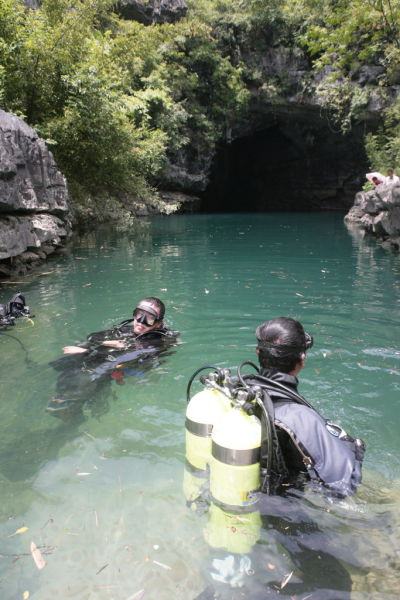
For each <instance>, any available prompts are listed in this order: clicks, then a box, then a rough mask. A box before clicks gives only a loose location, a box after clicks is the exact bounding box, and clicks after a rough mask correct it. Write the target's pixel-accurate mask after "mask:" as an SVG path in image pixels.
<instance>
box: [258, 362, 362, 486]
mask: <svg viewBox="0 0 400 600" xmlns="http://www.w3.org/2000/svg"><path fill="white" fill-rule="evenodd" d="M260 375H261V377H262V378H265V379H266V380H269V382H270V385H269V387H268V394H269V396H270V397H271V400H272V403H273V407H274V421H275V426H276V428H277V430H278V437H279V439H280V446H281V449H282V453H283V455H284V459H285V463H286V465H287V467H288V469H289V472H290V471H292V472H293V471H294V470H296V469H298V470H299V472H300V471H301V470H303V471H305V472H306V473H307V474H308V476H309V477H310V479H311V480H312V481H313V482H316V483H320V484H323V486H324V487H326V488H327V489H329V490H330V491H331V492H332V493H333V494H335V495H338V496H343V497H344V496H350V495H351V494H353V493H354V492H356V490H357V487H358V485H359V484H360V482H361V467H362V461H363V458H364V453H365V444H364V442H363V441H362V440H361V439H359V438H353V437H351V436H350V435H348V434H347V433H346V432H345V431H344V430H343V429H342V428H341V427H340V426H339V425H337V424H335V423H332V422H331V421H329V420H327V419H325V418H324V417H322V416H321V415H320V414H319V413H318V412H317V411H316V410H315V409H314V408H313V407H312V406H311V405H310V404H309V403H308V402H306V401H305V399H304V398H302V397H301V396H299V395H298V393H297V384H298V381H297V378H296V377H294V376H292V375H288V374H286V373H281V372H278V371H275V372H271V371H267V370H264V369H262V370H261V372H260ZM256 381H258V379H256ZM274 383H278V388H277V389H274V388H273V385H274ZM279 386H285V387H286V388H287V391H285V389H283V387H279ZM291 392H292V393H291ZM285 438H286V439H285ZM300 465H302V468H301V467H300Z"/></svg>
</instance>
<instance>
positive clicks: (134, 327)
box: [46, 297, 177, 420]
mask: <svg viewBox="0 0 400 600" xmlns="http://www.w3.org/2000/svg"><path fill="white" fill-rule="evenodd" d="M164 314H165V306H164V303H163V302H162V301H161V300H159V299H158V298H154V297H149V298H145V299H143V300H141V301H140V302H139V303H138V305H137V306H136V308H135V310H134V311H133V318H132V319H127V320H125V321H122V323H119V325H116V326H115V327H113V328H112V329H108V330H105V331H99V332H95V333H91V334H90V335H89V336H88V337H87V339H86V341H85V342H82V343H80V344H79V345H76V346H65V347H64V348H63V352H64V354H66V355H68V356H64V357H61V358H60V359H58V360H56V361H53V362H52V363H50V364H51V365H52V366H53V367H54V368H55V369H56V370H57V371H61V373H60V375H59V377H58V380H57V387H56V393H57V396H56V397H55V398H53V399H52V400H51V401H50V403H49V404H48V406H47V408H46V411H47V412H48V413H50V414H51V415H53V416H56V417H59V418H62V419H64V420H69V419H70V418H71V416H74V417H76V415H79V416H81V415H82V406H83V403H84V402H85V401H87V400H91V399H95V400H96V402H97V401H98V400H99V399H100V397H101V396H102V395H103V392H104V385H105V384H108V383H110V382H111V381H112V379H114V380H115V381H116V382H117V383H119V384H121V383H124V381H123V375H124V373H125V374H127V373H129V372H130V371H132V368H135V367H136V368H137V367H138V365H140V370H141V371H143V369H146V368H147V369H148V368H152V367H154V366H157V364H159V362H157V361H156V357H159V356H160V354H165V352H166V351H167V350H168V349H169V348H171V346H174V345H176V343H177V333H176V332H173V331H171V330H169V329H168V328H167V327H166V326H165V325H164V323H163V318H164Z"/></svg>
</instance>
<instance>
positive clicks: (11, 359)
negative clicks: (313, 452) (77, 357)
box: [0, 214, 400, 600]
mask: <svg viewBox="0 0 400 600" xmlns="http://www.w3.org/2000/svg"><path fill="white" fill-rule="evenodd" d="M20 281H21V283H15V284H8V285H3V286H2V287H1V289H0V302H6V301H7V300H9V297H10V296H11V295H12V294H13V293H14V292H15V291H18V290H21V291H23V292H24V293H25V294H26V297H27V301H28V303H29V305H30V306H31V308H32V310H33V312H34V313H35V315H36V317H35V319H34V326H33V324H32V323H31V322H29V321H26V320H23V319H19V320H18V322H17V325H16V327H14V328H13V329H10V330H8V331H7V332H5V333H6V334H5V333H4V332H3V334H1V335H0V344H1V357H2V369H1V376H0V397H1V408H0V410H1V419H0V427H1V435H0V486H1V487H0V489H1V500H2V501H1V519H0V527H1V529H0V532H1V533H0V535H1V547H0V558H1V560H0V589H1V590H2V592H1V598H2V599H4V600H14V599H18V598H23V597H24V593H25V597H28V596H27V593H29V598H34V599H40V600H50V599H53V598H55V597H58V598H74V599H79V600H83V599H92V598H96V599H103V598H104V599H106V598H107V599H111V598H112V599H115V600H127V599H128V598H130V599H131V600H132V599H136V600H137V599H138V598H144V599H146V600H147V599H151V600H155V599H157V600H164V599H166V600H172V599H177V600H181V599H182V600H192V599H193V600H194V599H195V598H196V597H197V596H198V595H199V594H200V593H201V592H202V591H203V590H205V589H206V588H207V587H208V586H212V588H213V589H215V590H217V592H218V593H219V594H220V597H221V598H233V599H236V598H248V599H250V600H252V599H253V598H264V597H268V598H270V597H271V598H275V597H276V598H281V597H287V598H301V599H304V600H305V598H308V597H309V598H312V599H313V600H315V599H316V598H317V599H319V600H326V599H328V600H329V599H333V600H341V599H344V598H351V599H352V600H361V599H363V600H364V599H373V600H378V599H381V598H382V599H385V600H389V599H392V598H393V599H394V598H397V596H398V593H397V590H398V588H399V585H400V576H399V574H398V573H399V571H398V569H399V565H400V560H399V548H400V532H399V516H398V515H399V507H400V450H399V447H398V423H399V420H400V405H399V403H398V397H399V389H400V377H399V376H400V348H399V344H398V340H399V339H400V336H399V330H400V327H399V320H398V315H399V303H400V258H399V256H398V255H396V254H392V253H390V252H387V251H384V250H382V249H381V248H379V247H378V246H377V245H376V244H375V243H374V242H373V241H370V240H367V239H363V237H362V236H361V235H360V234H359V232H357V230H354V231H351V230H348V229H347V228H346V227H345V226H344V224H343V215H338V214H257V215H250V214H249V215H246V214H240V215H212V216H209V215H195V216H173V217H168V218H154V219H147V220H145V221H143V222H142V223H141V225H140V226H138V228H137V229H136V230H135V231H133V232H132V233H129V234H126V233H120V234H116V235H115V234H114V235H113V234H107V233H105V232H102V233H96V234H92V235H87V236H84V237H82V238H80V239H77V240H76V242H75V244H74V246H73V247H72V248H71V250H70V251H69V252H67V253H66V254H65V255H64V256H62V257H60V258H57V259H52V260H50V261H49V262H48V263H47V264H46V265H44V266H43V267H42V268H41V269H40V270H39V271H38V272H37V273H35V274H31V275H30V276H28V277H26V278H24V279H22V280H20ZM147 295H155V296H159V297H161V298H162V299H163V300H164V301H165V303H166V305H167V321H168V322H169V325H170V326H171V327H173V328H174V329H178V330H179V331H180V332H181V342H182V343H181V344H180V345H179V346H178V347H177V348H176V349H175V352H174V353H173V354H172V355H171V356H169V357H167V359H166V361H165V362H164V363H162V364H160V365H159V366H158V367H157V368H155V369H153V370H151V371H149V372H146V373H144V374H143V375H140V374H139V375H136V376H132V377H129V378H127V379H126V383H125V385H116V383H115V382H111V384H110V386H109V389H108V390H107V395H106V396H107V397H106V398H105V399H104V398H103V399H102V402H100V401H99V404H98V406H97V410H96V403H95V404H93V405H92V406H90V407H89V406H87V407H86V408H85V413H86V419H85V421H84V422H83V423H80V424H79V425H73V424H64V423H62V422H61V421H59V420H58V419H55V418H53V417H51V416H49V415H48V414H47V413H46V412H45V408H46V406H47V403H48V402H49V399H50V398H51V397H52V395H54V393H55V385H56V376H57V373H56V372H55V371H54V370H53V369H52V367H51V366H49V364H48V363H49V362H50V361H51V360H54V359H55V358H57V357H58V356H60V355H61V347H62V346H64V345H67V344H73V343H75V342H77V341H79V340H82V339H84V338H85V337H86V335H87V334H88V333H89V332H92V331H97V330H100V329H104V328H107V327H109V326H110V325H112V324H113V323H117V322H119V321H121V320H122V319H124V318H126V317H129V316H130V313H131V309H132V308H133V307H134V305H135V302H136V301H137V300H138V299H140V298H142V297H144V296H147ZM282 315H283V316H292V317H295V318H297V319H299V320H300V321H301V322H302V323H303V324H304V326H305V328H306V329H307V330H308V331H309V332H310V333H312V334H313V336H314V339H315V344H314V347H313V348H312V350H311V351H310V352H309V353H308V357H307V363H306V367H305V369H304V370H303V371H302V373H301V375H300V381H301V385H300V392H301V393H302V394H303V395H305V396H306V397H307V398H308V399H309V400H310V401H311V402H312V403H313V404H314V405H315V406H316V408H318V409H319V410H320V411H321V412H322V414H324V416H326V417H329V418H331V419H332V420H334V421H336V422H338V423H340V424H341V425H342V426H343V427H344V428H345V429H346V430H347V431H348V432H349V433H350V434H353V435H358V436H360V437H362V438H363V439H364V440H365V442H366V444H367V455H366V460H365V463H364V483H363V485H362V486H361V488H360V491H359V493H358V494H357V496H355V497H353V498H351V499H349V500H348V501H346V502H341V503H338V504H329V503H327V501H326V500H324V499H323V498H320V497H319V496H317V495H309V496H306V497H303V498H296V497H295V496H294V497H292V498H288V499H276V498H275V499H271V500H268V502H267V503H266V504H265V505H264V506H263V510H262V511H261V512H262V513H263V514H262V517H261V527H260V529H259V531H258V533H257V535H256V536H254V538H251V543H249V545H248V546H249V548H248V551H246V553H245V554H243V555H239V556H236V557H234V556H233V554H232V553H231V552H230V551H229V548H228V549H223V548H214V547H212V546H211V545H210V535H209V534H207V531H209V528H210V522H211V516H210V514H209V513H208V512H207V511H204V512H202V511H193V510H191V509H189V508H188V507H187V506H186V503H185V497H184V494H183V491H182V479H183V472H184V417H185V405H186V400H185V394H186V385H187V382H188V379H189V377H190V376H191V374H192V373H193V372H194V371H195V370H196V369H197V368H199V367H201V366H202V365H204V364H216V365H220V366H224V367H232V368H233V367H234V366H235V365H237V364H239V363H240V362H242V361H243V360H255V352H254V350H255V338H254V330H255V328H256V326H257V325H258V324H259V323H260V322H262V321H263V320H266V319H268V318H271V317H274V316H282ZM198 389H200V388H198ZM26 528H27V529H26ZM16 532H18V533H16ZM249 536H250V534H249ZM32 541H33V542H34V543H35V544H36V546H37V547H38V548H39V549H40V551H41V553H42V556H43V558H44V560H45V561H46V566H45V568H43V569H40V570H39V569H38V568H37V567H36V565H35V562H34V560H33V559H32V556H31V554H30V544H31V542H32ZM241 559H242V561H241ZM218 561H220V562H218ZM248 561H250V562H248ZM217 570H219V574H220V575H221V573H222V578H225V580H226V581H225V582H218V581H216V571H217ZM233 572H235V575H233V574H232V573H233ZM213 574H214V577H213ZM286 580H287V581H286ZM285 582H286V583H285ZM232 584H237V587H234V585H232ZM310 594H311V596H310ZM204 597H206V596H204Z"/></svg>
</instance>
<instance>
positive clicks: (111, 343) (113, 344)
mask: <svg viewBox="0 0 400 600" xmlns="http://www.w3.org/2000/svg"><path fill="white" fill-rule="evenodd" d="M101 345H102V346H108V347H109V348H118V350H123V349H124V348H126V344H125V342H123V341H122V340H108V341H107V342H101Z"/></svg>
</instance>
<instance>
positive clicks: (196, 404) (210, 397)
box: [185, 388, 231, 471]
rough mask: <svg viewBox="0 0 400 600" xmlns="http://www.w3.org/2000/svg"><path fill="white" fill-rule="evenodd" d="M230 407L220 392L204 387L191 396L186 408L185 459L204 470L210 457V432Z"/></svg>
mask: <svg viewBox="0 0 400 600" xmlns="http://www.w3.org/2000/svg"><path fill="white" fill-rule="evenodd" d="M230 407H231V403H230V400H229V398H228V397H227V396H225V394H223V393H222V392H220V391H218V390H215V389H211V388H205V389H204V390H202V391H201V392H198V393H197V394H195V395H194V396H193V398H192V399H191V400H190V402H189V404H188V405H187V409H186V423H185V425H186V460H187V461H188V463H189V464H190V465H191V466H192V467H194V468H195V469H200V470H202V471H205V470H206V468H207V465H208V463H209V462H210V457H211V433H212V430H213V426H214V425H215V423H216V422H217V421H218V420H219V419H220V418H221V416H222V415H223V414H225V413H226V412H227V411H228V410H229V409H230Z"/></svg>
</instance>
